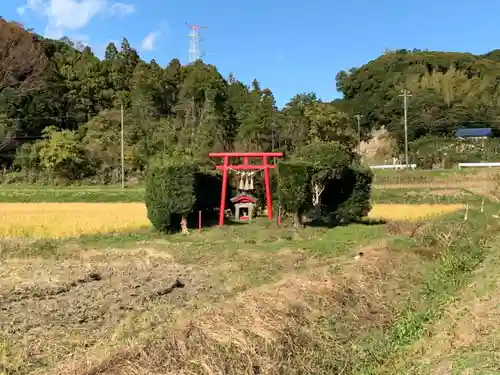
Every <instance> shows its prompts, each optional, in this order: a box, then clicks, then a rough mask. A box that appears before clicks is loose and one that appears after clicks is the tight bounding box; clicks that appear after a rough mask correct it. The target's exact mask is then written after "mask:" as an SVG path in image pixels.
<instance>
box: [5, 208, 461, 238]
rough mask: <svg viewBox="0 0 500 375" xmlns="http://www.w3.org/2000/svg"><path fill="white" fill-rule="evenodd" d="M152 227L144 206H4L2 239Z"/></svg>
mask: <svg viewBox="0 0 500 375" xmlns="http://www.w3.org/2000/svg"><path fill="white" fill-rule="evenodd" d="M463 207H464V206H463V205H460V204H375V205H374V206H373V209H372V210H371V212H370V213H369V215H368V217H369V218H370V219H379V220H380V219H384V220H422V219H428V218H432V217H435V216H440V215H443V214H446V213H450V212H454V211H457V210H460V209H462V208H463ZM148 227H150V223H149V220H148V218H147V212H146V207H145V206H144V204H142V203H1V204H0V237H3V238H6V237H29V238H55V239H57V238H70V237H79V236H82V235H92V234H105V233H120V232H131V231H135V230H139V229H143V228H148Z"/></svg>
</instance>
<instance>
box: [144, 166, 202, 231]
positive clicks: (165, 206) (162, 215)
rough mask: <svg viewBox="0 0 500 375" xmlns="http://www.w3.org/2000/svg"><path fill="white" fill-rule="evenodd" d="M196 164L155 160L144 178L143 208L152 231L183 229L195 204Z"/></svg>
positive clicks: (185, 228)
mask: <svg viewBox="0 0 500 375" xmlns="http://www.w3.org/2000/svg"><path fill="white" fill-rule="evenodd" d="M197 172H198V166H197V164H195V163H193V162H190V161H175V160H167V159H157V160H155V161H154V162H153V163H152V164H151V165H150V166H149V168H148V171H147V176H146V196H145V200H146V207H147V210H148V218H149V220H150V221H151V223H152V224H153V226H154V228H155V229H157V230H159V231H162V232H165V231H167V230H169V229H170V230H172V229H176V228H177V227H178V225H181V226H182V229H183V231H186V230H187V215H188V214H189V213H191V212H192V211H193V207H194V205H195V203H196V193H195V182H196V177H195V175H196V173H197Z"/></svg>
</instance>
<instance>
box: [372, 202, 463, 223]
mask: <svg viewBox="0 0 500 375" xmlns="http://www.w3.org/2000/svg"><path fill="white" fill-rule="evenodd" d="M463 208H465V205H463V204H375V205H374V206H373V208H372V210H371V211H370V213H369V214H368V217H369V218H370V219H376V220H396V221H399V220H404V221H415V220H423V219H432V218H434V217H436V216H441V215H444V214H448V213H452V212H455V211H458V210H461V209H463Z"/></svg>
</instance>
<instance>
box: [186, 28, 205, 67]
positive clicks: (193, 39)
mask: <svg viewBox="0 0 500 375" xmlns="http://www.w3.org/2000/svg"><path fill="white" fill-rule="evenodd" d="M186 26H187V27H188V28H189V30H190V31H189V63H190V64H191V63H194V62H195V61H196V60H198V59H200V58H201V57H202V56H203V53H202V52H201V50H200V42H201V38H200V30H201V29H207V27H206V26H200V25H195V24H190V23H186Z"/></svg>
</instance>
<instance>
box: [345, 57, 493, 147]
mask: <svg viewBox="0 0 500 375" xmlns="http://www.w3.org/2000/svg"><path fill="white" fill-rule="evenodd" d="M499 85H500V50H494V51H491V52H489V53H487V54H485V55H472V54H470V53H453V52H435V51H418V50H415V51H409V50H397V51H392V52H387V53H385V54H384V55H382V56H380V57H379V58H377V59H375V60H373V61H370V62H369V63H367V64H365V65H363V66H361V67H359V68H353V69H350V70H349V71H341V72H339V73H338V75H337V89H338V90H339V91H340V92H341V93H342V94H343V96H344V100H347V101H348V102H349V107H350V108H351V110H352V111H354V112H359V113H361V114H363V115H364V121H366V122H368V123H370V124H371V126H373V127H378V126H382V125H384V126H386V127H387V128H388V129H389V130H390V131H392V132H393V133H394V134H396V135H399V137H402V136H403V133H402V132H403V127H402V126H401V117H402V111H403V106H402V98H401V97H400V96H399V95H400V94H401V90H403V89H407V90H408V91H410V93H411V95H412V96H411V97H410V99H409V113H408V115H409V119H408V122H409V124H410V131H411V134H410V135H409V137H410V140H411V139H415V138H418V137H421V136H422V135H424V134H428V133H433V134H435V135H449V134H451V133H452V132H453V130H455V129H456V128H457V127H458V126H461V125H462V124H466V125H468V126H474V124H478V125H479V124H481V126H482V125H484V124H486V125H488V126H493V127H495V128H498V127H499V115H500V112H499V111H500V106H499V105H498V104H499V103H500V101H499V99H500V96H499Z"/></svg>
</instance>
